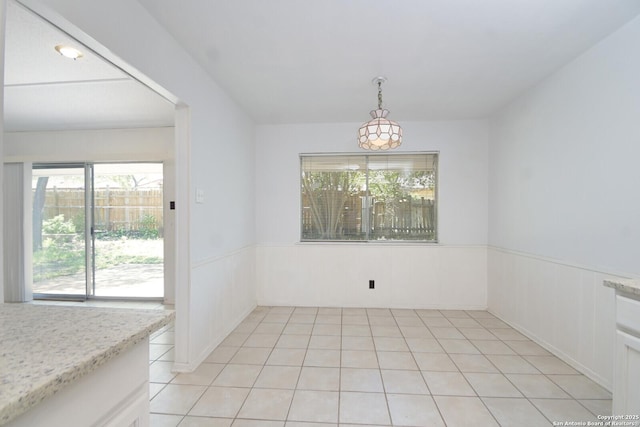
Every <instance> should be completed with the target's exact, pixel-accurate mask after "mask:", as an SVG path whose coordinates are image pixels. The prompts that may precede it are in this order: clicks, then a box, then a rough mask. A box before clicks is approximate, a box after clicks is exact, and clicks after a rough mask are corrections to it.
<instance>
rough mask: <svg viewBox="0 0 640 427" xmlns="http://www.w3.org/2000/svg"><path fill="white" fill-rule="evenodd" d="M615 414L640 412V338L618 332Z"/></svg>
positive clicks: (614, 395)
mask: <svg viewBox="0 0 640 427" xmlns="http://www.w3.org/2000/svg"><path fill="white" fill-rule="evenodd" d="M614 374H615V376H614V386H613V414H614V415H631V414H640V338H638V337H636V336H633V335H630V334H628V333H626V332H622V331H620V330H618V331H617V333H616V362H615V372H614Z"/></svg>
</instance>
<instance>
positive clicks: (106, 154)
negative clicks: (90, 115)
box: [3, 127, 174, 162]
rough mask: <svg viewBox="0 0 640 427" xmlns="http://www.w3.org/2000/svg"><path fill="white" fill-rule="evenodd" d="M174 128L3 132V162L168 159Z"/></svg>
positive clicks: (171, 148) (171, 147) (170, 155)
mask: <svg viewBox="0 0 640 427" xmlns="http://www.w3.org/2000/svg"><path fill="white" fill-rule="evenodd" d="M173 144H174V129H173V128H172V127H166V128H145V129H100V130H72V131H52V132H7V133H5V134H4V153H3V155H4V157H3V159H4V161H5V162H25V161H27V162H60V161H65V162H76V161H77V162H83V161H96V162H117V161H164V160H169V159H172V158H173V156H174V154H173Z"/></svg>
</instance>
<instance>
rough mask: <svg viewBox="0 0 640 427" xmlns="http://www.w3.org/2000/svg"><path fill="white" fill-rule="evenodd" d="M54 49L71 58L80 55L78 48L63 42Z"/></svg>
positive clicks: (79, 56) (76, 57)
mask: <svg viewBox="0 0 640 427" xmlns="http://www.w3.org/2000/svg"><path fill="white" fill-rule="evenodd" d="M56 51H57V52H58V53H59V54H60V55H62V56H64V57H66V58H70V59H73V60H75V59H78V58H81V57H82V52H80V51H79V50H78V49H76V48H75V47H71V46H66V45H63V44H59V45H58V46H56Z"/></svg>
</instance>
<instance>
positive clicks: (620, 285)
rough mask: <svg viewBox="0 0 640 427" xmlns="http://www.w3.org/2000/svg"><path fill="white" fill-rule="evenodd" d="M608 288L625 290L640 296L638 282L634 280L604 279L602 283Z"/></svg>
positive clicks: (637, 296) (639, 284)
mask: <svg viewBox="0 0 640 427" xmlns="http://www.w3.org/2000/svg"><path fill="white" fill-rule="evenodd" d="M603 284H604V285H605V286H606V287H608V288H613V289H615V290H616V291H621V292H626V293H628V294H632V295H634V296H635V297H636V298H640V283H639V282H638V281H635V280H605V281H604V283H603Z"/></svg>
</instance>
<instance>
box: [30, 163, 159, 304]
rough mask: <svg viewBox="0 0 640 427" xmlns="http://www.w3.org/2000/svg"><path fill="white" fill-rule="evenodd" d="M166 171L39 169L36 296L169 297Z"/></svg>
mask: <svg viewBox="0 0 640 427" xmlns="http://www.w3.org/2000/svg"><path fill="white" fill-rule="evenodd" d="M163 186H164V180H163V165H162V163H71V164H46V163H45V164H34V165H33V174H32V193H33V196H32V197H33V217H32V220H33V221H32V230H33V258H32V259H33V294H34V298H39V299H47V298H50V299H90V298H119V299H122V298H126V299H129V298H136V299H137V298H144V299H163V297H164V212H163V206H164V203H163V198H164V191H163Z"/></svg>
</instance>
